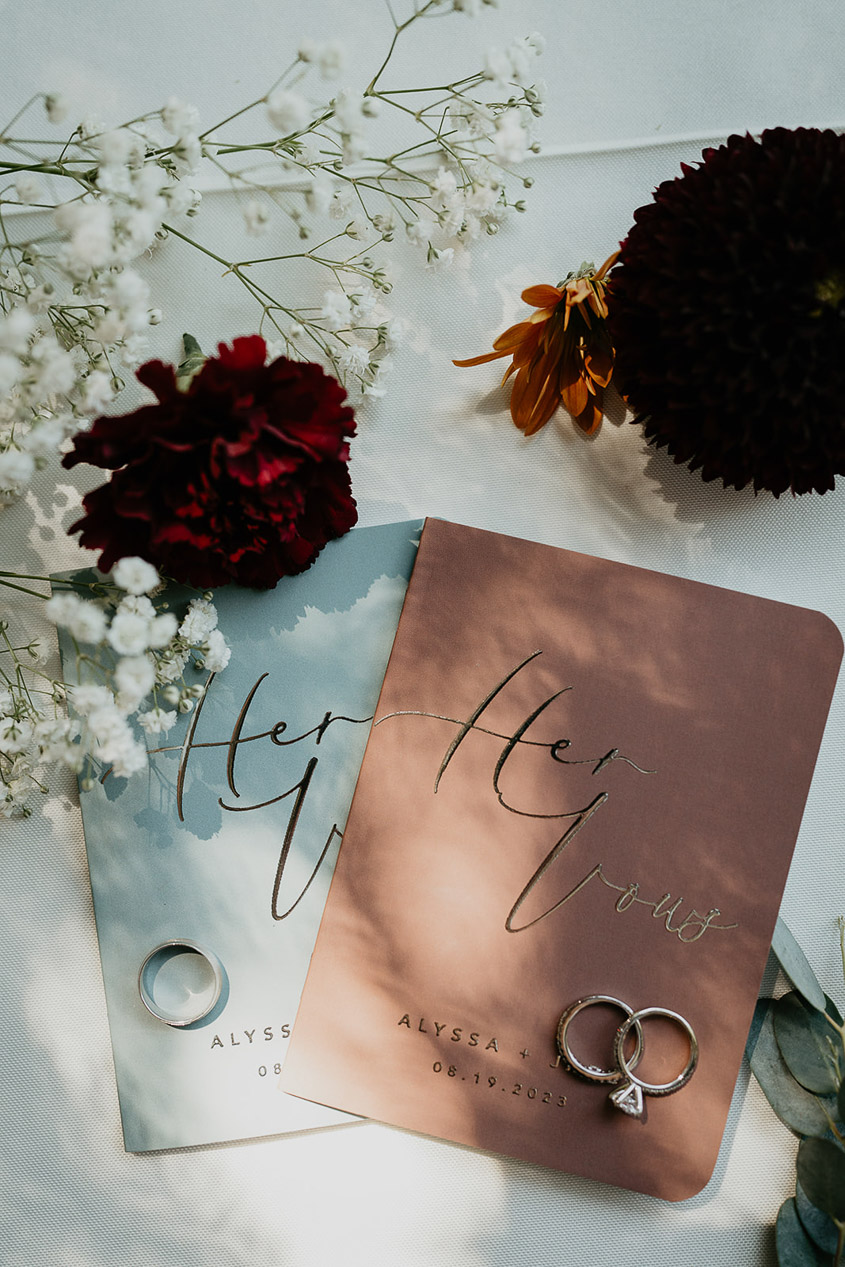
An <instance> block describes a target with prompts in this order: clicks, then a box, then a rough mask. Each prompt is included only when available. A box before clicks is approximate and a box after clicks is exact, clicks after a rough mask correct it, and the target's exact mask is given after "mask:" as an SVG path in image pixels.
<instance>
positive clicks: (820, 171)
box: [608, 128, 845, 496]
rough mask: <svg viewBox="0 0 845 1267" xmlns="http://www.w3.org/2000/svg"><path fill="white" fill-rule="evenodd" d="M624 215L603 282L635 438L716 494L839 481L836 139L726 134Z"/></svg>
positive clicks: (843, 287)
mask: <svg viewBox="0 0 845 1267" xmlns="http://www.w3.org/2000/svg"><path fill="white" fill-rule="evenodd" d="M682 170H683V175H682V176H680V177H678V178H676V179H675V180H667V181H664V182H663V184H661V185H659V186H658V187H657V189H656V190H655V192H654V200H653V202H651V203H649V204H647V205H646V206H644V207H640V209H639V210H638V211H637V212H636V214H635V216H634V219H635V221H636V223H635V224H634V226H633V228H632V229H631V231H630V233H629V234H628V237H627V238H626V240H625V241H624V242H623V244H622V250H621V254H620V256H619V263H618V265H617V267H616V268H615V269H614V270H613V272H612V273H611V275H610V296H609V300H608V305H609V316H608V328H609V331H610V337H611V339H612V341H613V343H614V345H615V347H616V368H615V381H616V383H617V385H618V386H619V389H620V391H622V392H623V393H624V394H625V395H626V397H627V399H628V401H629V403H630V405H631V407H632V408H633V410H634V411H635V413H636V418H635V419H634V421H635V422H641V423H642V424H643V427H644V429H645V434H646V436H647V437H648V439H649V440H651V441H652V442H653V443H654V444H656V445H657V446H664V445H665V446H666V448H667V449H668V451H669V453H670V454H671V455H672V457H674V459H675V461H676V462H688V463H689V465H690V467H691V469H692V470H696V469H700V470H701V474H702V477H703V478H704V479H705V480H711V479H716V478H720V479H721V480H722V481H723V483H724V484H725V486H726V487H728V486H734V487H736V488H742V487H743V486H744V485H747V484H749V483H751V484H753V486H754V489H755V490H757V489H763V488H765V489H769V490H771V492H773V493H774V494H775V496H778V495H779V494H780V493H782V492H784V491H785V490H786V489H791V490H792V492H793V493H805V492H810V491H813V490H816V491H818V492H820V493H823V492H825V490H827V489H832V488H834V486H835V476H836V475H837V474H843V473H845V425H843V408H845V136H839V135H838V134H836V133H835V132H833V131H829V130H828V131H821V130H819V129H817V128H796V129H794V130H792V131H790V130H788V129H786V128H773V129H772V130H770V131H768V132H764V133H763V134H762V136H761V137H760V138H759V140H755V139H754V138H753V137H751V136H732V137H730V138H729V140H728V141H727V144H725V145H721V146H719V147H718V148H717V149H709V150H705V151H704V154H703V162H702V163H700V164H699V165H698V166H695V167H693V166H687V165H682Z"/></svg>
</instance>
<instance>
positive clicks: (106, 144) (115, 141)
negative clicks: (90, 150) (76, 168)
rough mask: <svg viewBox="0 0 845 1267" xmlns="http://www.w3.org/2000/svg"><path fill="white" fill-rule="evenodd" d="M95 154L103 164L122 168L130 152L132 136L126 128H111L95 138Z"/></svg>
mask: <svg viewBox="0 0 845 1267" xmlns="http://www.w3.org/2000/svg"><path fill="white" fill-rule="evenodd" d="M96 145H97V152H98V153H99V155H100V157H101V158H102V160H103V162H104V163H106V164H108V165H114V166H116V167H120V166H122V165H123V164H124V163H125V162H126V160H127V159H128V158H129V155H130V154H131V152H132V148H133V142H132V136H131V134H130V133H129V132H127V130H126V128H111V129H110V130H109V131H108V132H103V133H102V135H101V136H98V137H97V142H96Z"/></svg>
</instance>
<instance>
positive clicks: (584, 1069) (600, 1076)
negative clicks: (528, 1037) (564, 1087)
mask: <svg viewBox="0 0 845 1267" xmlns="http://www.w3.org/2000/svg"><path fill="white" fill-rule="evenodd" d="M595 1003H606V1004H608V1005H609V1006H610V1007H617V1008H619V1011H620V1012H624V1014H625V1017H626V1020H625V1024H626V1025H627V1026H628V1030H626V1031H625V1032H626V1033H628V1032H629V1030H630V1029H631V1027H632V1025H633V1028H634V1030H635V1033H636V1046H635V1048H634V1051H633V1054H632V1056H631V1058H630V1060H629V1064H630V1066H631V1068H632V1069H635V1068H636V1067H637V1065H638V1064H639V1061H640V1057H641V1056H642V1054H643V1032H642V1029H641V1028H640V1025H639V1022H637V1023H636V1024H633V1022H632V1021H631V1017H632V1016H633V1015H634V1009H633V1008H632V1007H628V1004H627V1003H623V1002H622V1000H621V999H614V998H613V997H612V996H611V995H609V994H588V995H587V996H586V997H585V998H583V999H576V1000H575V1002H574V1003H571V1004H570V1005H569V1007H568V1008H567V1009H566V1011H565V1012H564V1013H563V1015H562V1016H561V1018H560V1020H559V1021H558V1027H557V1049H558V1051H559V1052H560V1055H561V1059H562V1061H563V1063H564V1065H565V1067H566V1068H567V1069H568V1070H569V1072H570V1073H574V1074H577V1075H578V1076H579V1077H581V1078H586V1079H587V1081H588V1082H605V1083H615V1082H621V1080H622V1078H623V1077H625V1074H624V1073H623V1071H622V1068H621V1066H620V1065H619V1062H618V1060H617V1062H616V1067H615V1068H613V1069H601V1068H600V1067H599V1066H597V1065H585V1064H583V1063H582V1061H580V1060H579V1059H578V1057H577V1056H576V1055H575V1054H574V1052H573V1051H572V1048H571V1047H570V1045H569V1030H570V1027H571V1025H572V1022H573V1021H574V1020H575V1018H576V1016H577V1015H578V1014H579V1012H583V1010H584V1008H586V1007H592V1006H593V1004H595ZM617 1032H618V1031H617Z"/></svg>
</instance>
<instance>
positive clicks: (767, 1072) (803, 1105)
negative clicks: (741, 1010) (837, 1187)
mask: <svg viewBox="0 0 845 1267" xmlns="http://www.w3.org/2000/svg"><path fill="white" fill-rule="evenodd" d="M773 1007H774V1002H773V1000H772V999H760V1000H759V1002H758V1004H757V1008H756V1010H755V1014H754V1024H753V1025H752V1029H751V1034H752V1036H753V1035H754V1033H755V1030H756V1031H757V1034H756V1041H755V1042H753V1043H752V1038H751V1037H749V1042H748V1045H747V1047H746V1051H747V1053H748V1060H749V1063H750V1065H751V1072H752V1073H753V1074H754V1077H755V1078H756V1079H757V1081H758V1082H759V1083H760V1086H761V1087H762V1088H763V1094H764V1095H765V1097H766V1099H767V1100H768V1101H769V1104H770V1105H771V1106H772V1108H773V1109H774V1111H775V1113H777V1115H778V1117H779V1118H780V1120H781V1121H782V1122H783V1124H784V1126H788V1127H789V1129H790V1130H791V1131H794V1132H795V1134H796V1135H824V1134H826V1132H827V1130H828V1120H827V1118H826V1116H825V1114H824V1112H823V1109H822V1105H821V1104H820V1103H819V1101H818V1099H817V1098H816V1097H815V1096H814V1095H812V1094H811V1093H810V1092H809V1091H805V1090H804V1088H803V1087H801V1086H799V1085H798V1083H797V1082H796V1081H795V1079H794V1078H793V1076H792V1074H791V1073H790V1072H789V1069H788V1068H787V1066H786V1062H785V1061H784V1059H783V1056H782V1055H781V1052H780V1048H779V1047H778V1044H777V1040H776V1038H775V1031H774V1024H773V1017H772V1011H773Z"/></svg>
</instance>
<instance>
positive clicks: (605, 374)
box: [584, 347, 613, 387]
mask: <svg viewBox="0 0 845 1267" xmlns="http://www.w3.org/2000/svg"><path fill="white" fill-rule="evenodd" d="M584 365H585V367H586V370H587V373H588V374H589V375H590V378H591V379H593V381H594V382H596V383H598V385H599V387H607V385H608V383H609V382H610V379H611V376H612V374H613V348H603V347H588V348H587V350H586V352H585V354H584Z"/></svg>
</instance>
